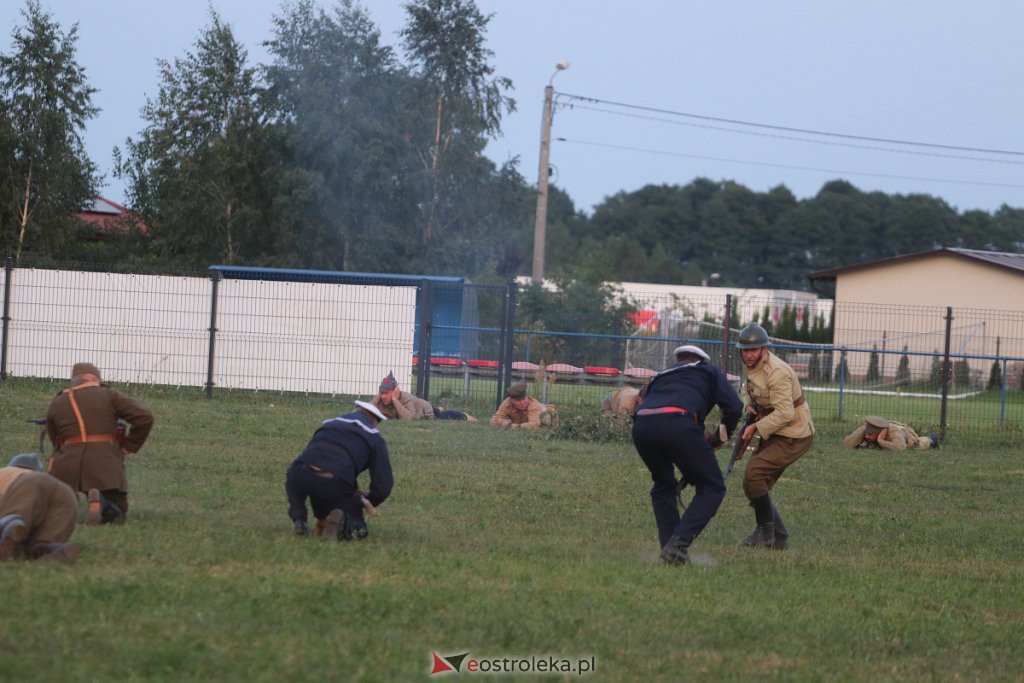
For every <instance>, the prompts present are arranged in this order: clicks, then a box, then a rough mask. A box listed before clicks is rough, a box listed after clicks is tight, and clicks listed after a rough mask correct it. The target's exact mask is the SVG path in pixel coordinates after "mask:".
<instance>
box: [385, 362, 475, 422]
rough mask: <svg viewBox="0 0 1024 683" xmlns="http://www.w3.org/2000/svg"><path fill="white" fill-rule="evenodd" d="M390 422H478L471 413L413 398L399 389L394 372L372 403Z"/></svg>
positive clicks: (386, 379) (416, 397)
mask: <svg viewBox="0 0 1024 683" xmlns="http://www.w3.org/2000/svg"><path fill="white" fill-rule="evenodd" d="M370 403H372V404H373V405H375V406H376V407H377V409H378V410H380V412H381V413H383V415H384V417H386V418H387V419H389V420H468V421H469V422H476V418H475V417H473V416H472V415H470V414H469V413H463V412H461V411H458V410H441V409H440V408H435V407H434V405H433V404H432V403H431V402H430V401H426V400H424V399H422V398H420V397H419V396H413V395H412V394H410V393H409V392H407V391H402V390H401V389H399V388H398V380H396V379H395V375H394V373H392V372H389V373H388V376H387V377H385V378H384V379H383V380H381V383H380V387H378V389H377V395H376V396H374V397H373V399H372V400H371V401H370Z"/></svg>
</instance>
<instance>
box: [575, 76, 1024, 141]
mask: <svg viewBox="0 0 1024 683" xmlns="http://www.w3.org/2000/svg"><path fill="white" fill-rule="evenodd" d="M558 97H559V98H567V99H572V100H579V101H583V102H593V103H595V104H607V105H611V106H613V107H622V108H624V109H636V110H638V111H649V112H654V113H657V114H668V115H670V116H682V117H686V118H691V119H700V120H703V121H715V122H717V123H730V124H733V125H738V126H751V127H753V128H766V129H769V130H782V131H786V132H789V133H803V134H805V135H821V136H824V137H833V138H844V139H847V140H862V141H865V142H879V143H883V144H888V145H908V146H912V147H927V148H932V149H947V150H952V151H958V152H978V153H981V154H1008V155H1012V156H1020V157H1024V152H1018V151H1014V150H1005V149H987V148H984V147H963V146H960V145H944V144H938V143H933V142H918V141H912V140H896V139H891V138H878V137H871V136H867V135H850V134H848V133H834V132H830V131H821V130H813V129H810V128H793V127H790V126H776V125H773V124H769V123H757V122H754V121H742V120H740V119H727V118H722V117H719V116H707V115H705V114H692V113H688V112H681V111H673V110H671V109H658V108H655V107H645V106H641V105H638V104H627V103H625V102H614V101H611V100H602V99H598V98H596V97H584V96H583V95H573V94H571V93H563V92H560V93H558Z"/></svg>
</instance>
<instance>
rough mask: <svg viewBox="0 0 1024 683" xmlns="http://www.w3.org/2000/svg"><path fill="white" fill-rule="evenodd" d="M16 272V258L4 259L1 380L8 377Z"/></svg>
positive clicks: (0, 340)
mask: <svg viewBox="0 0 1024 683" xmlns="http://www.w3.org/2000/svg"><path fill="white" fill-rule="evenodd" d="M13 272H14V259H13V258H11V257H10V256H8V257H7V258H5V259H4V319H3V339H0V382H2V381H4V380H5V379H7V335H8V332H9V331H10V327H11V273H13Z"/></svg>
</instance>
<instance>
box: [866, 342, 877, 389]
mask: <svg viewBox="0 0 1024 683" xmlns="http://www.w3.org/2000/svg"><path fill="white" fill-rule="evenodd" d="M864 381H865V382H877V381H878V347H877V346H872V347H871V358H870V359H869V360H868V374H867V376H866V377H865V378H864Z"/></svg>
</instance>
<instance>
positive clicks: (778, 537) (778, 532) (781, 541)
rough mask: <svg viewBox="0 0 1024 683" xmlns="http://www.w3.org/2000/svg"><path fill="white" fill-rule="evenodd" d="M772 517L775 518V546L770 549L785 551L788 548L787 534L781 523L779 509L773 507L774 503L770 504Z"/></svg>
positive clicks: (784, 526)
mask: <svg viewBox="0 0 1024 683" xmlns="http://www.w3.org/2000/svg"><path fill="white" fill-rule="evenodd" d="M772 517H774V518H775V545H773V546H772V547H773V548H774V549H775V550H785V549H786V548H787V547H788V546H789V532H788V531H786V525H785V524H783V523H782V516H781V515H780V514H779V509H778V508H777V507H775V503H772Z"/></svg>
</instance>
